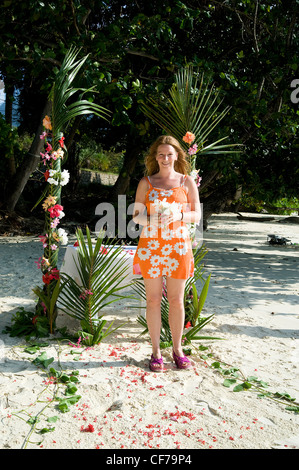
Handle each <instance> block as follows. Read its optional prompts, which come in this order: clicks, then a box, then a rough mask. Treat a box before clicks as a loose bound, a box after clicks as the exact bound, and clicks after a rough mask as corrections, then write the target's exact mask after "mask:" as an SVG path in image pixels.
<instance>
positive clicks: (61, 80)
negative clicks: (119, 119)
mask: <svg viewBox="0 0 299 470" xmlns="http://www.w3.org/2000/svg"><path fill="white" fill-rule="evenodd" d="M79 53H80V49H78V48H76V47H71V48H70V49H69V50H68V52H67V53H66V55H65V58H64V60H63V62H62V65H61V67H60V70H59V71H58V73H57V75H56V79H55V82H54V84H53V88H52V91H51V99H52V126H53V135H54V136H55V138H56V139H59V135H60V132H61V131H62V129H63V128H64V126H65V125H66V124H67V123H69V122H70V121H71V120H72V119H74V118H75V117H77V116H82V115H84V114H95V115H97V116H100V117H101V118H102V119H107V118H108V116H109V114H110V112H109V111H108V110H107V109H105V108H104V107H102V106H100V105H98V104H96V103H93V102H92V101H88V100H86V99H83V95H84V94H86V93H89V92H93V93H94V92H95V90H94V87H91V88H81V87H73V86H72V84H73V82H74V80H75V78H76V77H77V75H78V73H79V71H80V70H81V69H82V67H83V65H84V63H85V61H86V59H87V57H88V55H87V56H85V57H83V58H81V59H78V60H76V59H77V57H78V55H79ZM78 92H81V95H80V96H79V99H78V100H77V101H75V102H73V103H68V102H69V100H70V98H72V97H73V96H74V95H75V94H76V93H78Z"/></svg>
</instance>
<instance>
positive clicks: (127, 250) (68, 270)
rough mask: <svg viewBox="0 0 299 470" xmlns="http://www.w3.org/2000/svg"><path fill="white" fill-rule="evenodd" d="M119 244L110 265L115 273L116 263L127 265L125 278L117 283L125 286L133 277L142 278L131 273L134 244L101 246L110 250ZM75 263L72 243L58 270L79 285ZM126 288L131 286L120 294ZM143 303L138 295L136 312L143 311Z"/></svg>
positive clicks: (75, 251) (76, 249) (116, 271)
mask: <svg viewBox="0 0 299 470" xmlns="http://www.w3.org/2000/svg"><path fill="white" fill-rule="evenodd" d="M120 246H121V247H122V251H121V253H120V255H119V256H118V255H116V256H115V257H114V260H113V263H112V266H113V267H115V275H117V274H118V270H117V265H118V264H119V262H120V261H121V260H122V262H123V264H122V265H121V269H123V268H124V267H125V266H127V267H128V269H127V274H126V277H125V279H124V280H123V281H121V282H120V283H119V284H118V287H121V286H125V285H127V284H129V283H130V282H131V281H132V280H134V279H138V278H139V279H142V278H141V275H140V274H133V258H134V255H135V252H136V248H137V247H136V246H130V245H115V248H113V247H111V246H107V245H106V246H105V245H103V248H106V249H107V250H111V249H116V248H119V247H120ZM123 253H124V254H125V256H123ZM76 263H77V264H79V263H78V247H77V246H74V245H68V246H67V248H66V252H65V255H64V259H63V261H62V265H61V268H60V272H61V273H62V274H63V273H65V274H68V275H69V276H70V277H72V279H74V281H76V283H77V284H78V285H81V279H80V276H79V273H78V269H77V266H76ZM142 282H143V281H142ZM128 290H130V291H131V290H132V288H124V289H123V290H121V291H120V294H121V293H122V292H127V291H128ZM145 305H146V304H145V301H144V299H142V298H141V297H140V300H139V307H140V312H139V311H138V314H139V313H140V314H141V313H143V312H142V310H141V309H144V308H145ZM138 310H139V309H138Z"/></svg>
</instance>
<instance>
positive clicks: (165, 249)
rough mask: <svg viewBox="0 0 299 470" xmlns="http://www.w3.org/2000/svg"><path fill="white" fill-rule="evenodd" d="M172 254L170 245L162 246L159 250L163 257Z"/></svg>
mask: <svg viewBox="0 0 299 470" xmlns="http://www.w3.org/2000/svg"><path fill="white" fill-rule="evenodd" d="M171 252H172V246H171V245H170V244H168V245H164V246H163V248H162V249H161V253H162V255H163V256H168V255H170V253H171Z"/></svg>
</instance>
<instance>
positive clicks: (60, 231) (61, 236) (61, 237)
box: [57, 228, 68, 245]
mask: <svg viewBox="0 0 299 470" xmlns="http://www.w3.org/2000/svg"><path fill="white" fill-rule="evenodd" d="M57 233H58V237H59V240H60V242H61V244H62V245H67V242H68V237H67V233H66V231H65V230H64V229H63V228H59V229H58V230H57Z"/></svg>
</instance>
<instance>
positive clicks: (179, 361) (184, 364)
mask: <svg viewBox="0 0 299 470" xmlns="http://www.w3.org/2000/svg"><path fill="white" fill-rule="evenodd" d="M172 356H173V360H174V362H175V364H176V366H177V368H178V369H190V367H191V362H190V361H189V359H188V357H186V356H185V355H184V356H183V357H180V356H177V355H176V353H175V352H174V351H172Z"/></svg>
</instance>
